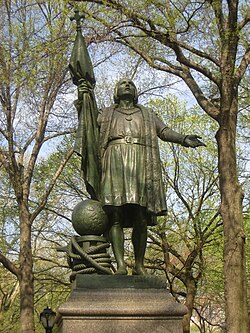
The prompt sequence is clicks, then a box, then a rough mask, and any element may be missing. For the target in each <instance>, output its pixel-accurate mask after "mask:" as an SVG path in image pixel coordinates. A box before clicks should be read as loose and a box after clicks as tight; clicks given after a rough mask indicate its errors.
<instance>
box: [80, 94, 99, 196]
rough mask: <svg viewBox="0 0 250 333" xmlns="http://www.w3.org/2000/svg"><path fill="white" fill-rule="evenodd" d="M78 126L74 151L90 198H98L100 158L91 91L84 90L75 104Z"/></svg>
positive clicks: (93, 99) (95, 109) (93, 100)
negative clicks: (80, 98) (79, 160)
mask: <svg viewBox="0 0 250 333" xmlns="http://www.w3.org/2000/svg"><path fill="white" fill-rule="evenodd" d="M76 107H77V110H78V128H77V132H76V138H75V146H74V151H75V152H76V153H77V154H78V155H80V156H81V171H82V176H83V179H84V181H85V186H86V190H87V192H88V193H89V194H90V196H91V198H92V199H99V185H100V173H101V172H100V160H99V130H98V125H97V114H98V111H97V107H96V103H95V98H94V96H93V94H92V93H91V92H84V93H83V98H82V101H81V102H80V103H79V102H78V103H77V104H76Z"/></svg>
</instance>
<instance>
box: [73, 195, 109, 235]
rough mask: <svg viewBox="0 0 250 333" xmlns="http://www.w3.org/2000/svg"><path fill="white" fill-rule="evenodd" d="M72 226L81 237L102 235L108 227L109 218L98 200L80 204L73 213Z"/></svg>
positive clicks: (85, 201)
mask: <svg viewBox="0 0 250 333" xmlns="http://www.w3.org/2000/svg"><path fill="white" fill-rule="evenodd" d="M71 221H72V225H73V228H74V229H75V231H76V232H77V233H78V234H79V235H80V236H84V235H102V234H103V233H104V232H105V231H106V229H107V227H108V217H107V215H106V213H105V212H104V210H103V208H102V205H101V203H100V202H99V201H96V200H90V199H89V200H84V201H81V202H79V203H78V204H77V205H76V206H75V208H74V209H73V212H72V218H71Z"/></svg>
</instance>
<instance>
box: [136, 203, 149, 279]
mask: <svg viewBox="0 0 250 333" xmlns="http://www.w3.org/2000/svg"><path fill="white" fill-rule="evenodd" d="M132 242H133V246H134V253H135V268H134V269H133V272H132V273H133V275H146V274H147V272H146V270H145V268H144V256H145V251H146V245H147V220H146V217H145V210H144V209H143V208H142V207H138V210H137V214H136V220H135V223H134V228H133V232H132Z"/></svg>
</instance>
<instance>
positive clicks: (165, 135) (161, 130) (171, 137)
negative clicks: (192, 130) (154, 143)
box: [155, 115, 186, 146]
mask: <svg viewBox="0 0 250 333" xmlns="http://www.w3.org/2000/svg"><path fill="white" fill-rule="evenodd" d="M155 126H156V131H157V136H158V137H159V138H160V139H161V140H163V141H168V142H173V143H179V144H180V145H182V146H186V145H185V138H186V135H184V134H180V133H178V132H175V131H174V130H172V129H171V128H169V127H167V125H166V124H164V123H163V122H162V120H161V119H160V118H159V117H158V116H157V115H155Z"/></svg>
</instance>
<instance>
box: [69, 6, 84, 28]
mask: <svg viewBox="0 0 250 333" xmlns="http://www.w3.org/2000/svg"><path fill="white" fill-rule="evenodd" d="M84 18H85V16H84V15H83V14H82V15H80V14H79V10H78V9H76V10H75V15H74V16H72V17H71V18H70V21H76V30H77V31H81V20H82V19H84Z"/></svg>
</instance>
